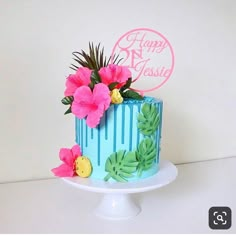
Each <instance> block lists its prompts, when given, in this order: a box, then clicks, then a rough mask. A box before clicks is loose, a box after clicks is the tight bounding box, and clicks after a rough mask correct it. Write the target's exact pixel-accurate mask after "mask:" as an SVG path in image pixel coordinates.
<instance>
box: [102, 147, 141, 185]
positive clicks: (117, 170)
mask: <svg viewBox="0 0 236 236" xmlns="http://www.w3.org/2000/svg"><path fill="white" fill-rule="evenodd" d="M138 164H139V162H138V161H137V159H136V152H127V153H126V151H125V150H120V151H118V152H113V153H112V154H111V155H110V156H109V157H108V158H107V161H106V164H105V171H106V172H108V174H107V175H106V176H105V178H104V180H105V181H108V180H109V179H110V178H113V179H114V180H116V181H118V182H127V181H128V180H127V178H130V177H133V175H132V173H134V172H135V171H136V170H137V166H138Z"/></svg>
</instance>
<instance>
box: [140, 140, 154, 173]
mask: <svg viewBox="0 0 236 236" xmlns="http://www.w3.org/2000/svg"><path fill="white" fill-rule="evenodd" d="M136 154H137V160H138V161H139V165H138V168H137V169H138V176H141V175H142V171H143V170H148V169H149V168H151V166H152V164H153V162H154V160H155V158H156V155H157V149H156V147H155V142H154V141H153V140H152V139H151V138H145V139H144V140H142V142H141V143H140V144H139V146H138V149H137V151H136Z"/></svg>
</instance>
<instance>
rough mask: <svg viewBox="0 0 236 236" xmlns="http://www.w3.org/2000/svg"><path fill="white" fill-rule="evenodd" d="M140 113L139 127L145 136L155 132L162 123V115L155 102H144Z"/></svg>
mask: <svg viewBox="0 0 236 236" xmlns="http://www.w3.org/2000/svg"><path fill="white" fill-rule="evenodd" d="M141 111H142V113H139V114H138V128H139V130H140V132H141V133H142V134H143V135H145V136H150V135H152V134H154V133H155V131H156V130H157V128H158V126H159V123H160V115H159V113H158V111H157V108H156V106H155V105H154V104H149V103H144V104H143V106H142V108H141Z"/></svg>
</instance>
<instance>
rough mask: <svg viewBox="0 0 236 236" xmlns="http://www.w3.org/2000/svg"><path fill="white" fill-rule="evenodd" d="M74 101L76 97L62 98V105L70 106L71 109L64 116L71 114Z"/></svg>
mask: <svg viewBox="0 0 236 236" xmlns="http://www.w3.org/2000/svg"><path fill="white" fill-rule="evenodd" d="M73 101H74V97H73V96H67V97H64V98H62V100H61V102H62V104H64V105H70V107H69V108H68V109H67V110H66V112H65V113H64V115H66V114H69V113H71V105H72V102H73Z"/></svg>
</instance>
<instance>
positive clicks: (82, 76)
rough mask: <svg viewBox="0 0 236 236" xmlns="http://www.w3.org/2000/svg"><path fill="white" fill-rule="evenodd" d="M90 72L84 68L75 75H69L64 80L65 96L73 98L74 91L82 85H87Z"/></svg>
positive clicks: (79, 69)
mask: <svg viewBox="0 0 236 236" xmlns="http://www.w3.org/2000/svg"><path fill="white" fill-rule="evenodd" d="M91 73H92V70H90V69H88V68H86V67H80V68H78V70H77V71H76V73H75V74H73V75H69V76H68V77H67V79H66V90H65V92H64V95H65V96H73V95H74V93H75V91H76V89H77V88H79V87H81V86H82V85H88V84H89V83H90V76H91Z"/></svg>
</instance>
